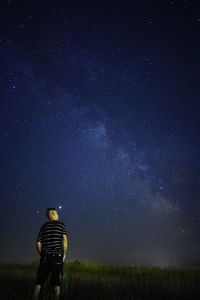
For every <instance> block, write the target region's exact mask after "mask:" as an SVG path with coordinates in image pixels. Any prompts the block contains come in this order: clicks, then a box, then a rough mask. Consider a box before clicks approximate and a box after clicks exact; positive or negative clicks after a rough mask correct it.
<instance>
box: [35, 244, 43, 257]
mask: <svg viewBox="0 0 200 300" xmlns="http://www.w3.org/2000/svg"><path fill="white" fill-rule="evenodd" d="M36 248H37V252H38V253H39V255H41V253H42V243H41V242H39V241H37V242H36Z"/></svg>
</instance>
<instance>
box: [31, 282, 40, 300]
mask: <svg viewBox="0 0 200 300" xmlns="http://www.w3.org/2000/svg"><path fill="white" fill-rule="evenodd" d="M40 290H41V285H39V284H36V285H35V286H34V290H33V298H32V299H33V300H38V299H39V296H40Z"/></svg>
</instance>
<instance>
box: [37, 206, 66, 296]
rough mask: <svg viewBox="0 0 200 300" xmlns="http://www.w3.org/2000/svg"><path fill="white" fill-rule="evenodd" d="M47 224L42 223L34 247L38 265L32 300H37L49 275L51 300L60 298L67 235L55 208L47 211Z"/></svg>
mask: <svg viewBox="0 0 200 300" xmlns="http://www.w3.org/2000/svg"><path fill="white" fill-rule="evenodd" d="M47 217H48V219H49V221H48V222H46V223H44V224H43V225H42V226H41V228H40V231H39V234H38V237H37V242H36V247H37V251H38V253H39V255H40V264H39V268H38V273H37V278H36V282H35V287H34V293H33V300H38V299H39V295H40V290H41V287H42V285H43V284H44V282H45V281H46V279H47V277H48V276H49V274H51V285H52V286H53V299H54V300H58V299H59V298H60V290H61V283H62V277H63V263H64V261H65V258H66V252H67V246H68V241H67V233H66V228H65V225H64V224H63V223H62V222H60V221H59V215H58V212H57V210H56V209H55V208H48V209H47Z"/></svg>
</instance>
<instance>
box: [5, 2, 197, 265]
mask: <svg viewBox="0 0 200 300" xmlns="http://www.w3.org/2000/svg"><path fill="white" fill-rule="evenodd" d="M198 2H199V1H190V0H188V1H187V0H185V1H184V0H182V1H175V0H174V1H167V0H164V1H153V0H152V1H145V0H138V1H134V0H132V1H119V0H116V1H91V2H89V1H20V0H19V1H17V0H16V1H14V0H13V1H12V0H10V1H1V10H0V11H1V12H0V14H1V17H0V24H1V26H0V28H1V33H0V45H1V47H0V57H1V59H0V60H1V64H0V79H1V80H0V87H1V96H0V97H1V98H0V129H1V131H0V197H1V206H0V217H1V249H0V262H31V261H33V260H36V259H38V255H37V253H36V249H35V240H36V237H37V234H38V231H39V228H40V226H41V225H42V224H43V223H44V222H45V221H46V215H45V211H46V208H47V207H51V206H53V207H55V208H57V209H58V211H59V213H60V219H61V221H63V222H64V223H65V225H66V227H67V232H68V240H69V251H68V260H69V261H74V260H80V261H92V262H102V263H111V264H131V265H134V264H138V265H140V264H143V265H156V266H167V265H171V264H175V265H178V266H180V265H183V264H190V263H196V262H199V261H200V258H199V257H200V118H199V116H200V104H199V99H200V98H199V95H200V64H199V63H200V60H199V57H200V51H199V50H200V3H198Z"/></svg>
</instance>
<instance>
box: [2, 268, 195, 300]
mask: <svg viewBox="0 0 200 300" xmlns="http://www.w3.org/2000/svg"><path fill="white" fill-rule="evenodd" d="M36 271H37V264H33V265H7V266H0V299H1V300H11V299H12V300H28V299H29V300H30V299H31V293H32V288H33V284H34V280H35V276H36ZM49 296H50V283H49V281H47V282H46V284H45V286H44V288H43V293H42V295H41V300H48V299H49ZM61 299H62V300H64V299H66V300H79V299H80V300H86V299H87V300H90V299H91V300H107V299H109V300H114V299H116V300H119V299H121V300H132V299H134V300H147V299H148V300H158V299H159V300H179V299H180V300H199V299H200V270H181V269H174V268H165V269H161V268H156V267H155V268H154V267H125V266H124V267H119V266H111V265H103V264H91V263H84V264H83V263H81V264H72V263H71V264H70V263H69V264H66V265H65V267H64V280H63V286H62V297H61Z"/></svg>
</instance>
